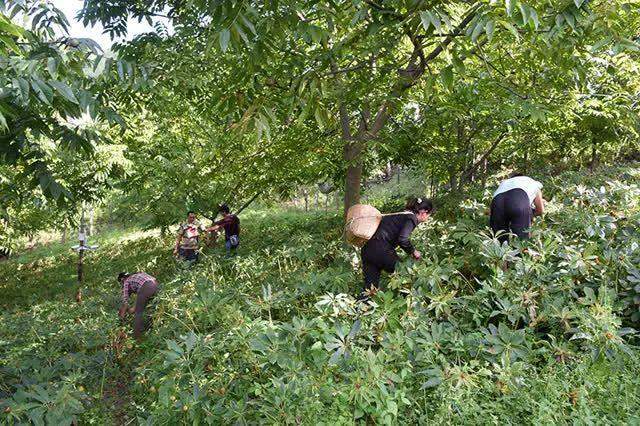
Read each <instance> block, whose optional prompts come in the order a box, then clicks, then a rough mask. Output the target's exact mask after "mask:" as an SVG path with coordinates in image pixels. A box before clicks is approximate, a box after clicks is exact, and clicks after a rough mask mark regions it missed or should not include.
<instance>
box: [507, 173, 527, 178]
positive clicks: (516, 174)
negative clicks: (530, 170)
mask: <svg viewBox="0 0 640 426" xmlns="http://www.w3.org/2000/svg"><path fill="white" fill-rule="evenodd" d="M520 176H524V174H522V173H520V172H513V173H511V174H510V175H509V177H510V178H514V177H520Z"/></svg>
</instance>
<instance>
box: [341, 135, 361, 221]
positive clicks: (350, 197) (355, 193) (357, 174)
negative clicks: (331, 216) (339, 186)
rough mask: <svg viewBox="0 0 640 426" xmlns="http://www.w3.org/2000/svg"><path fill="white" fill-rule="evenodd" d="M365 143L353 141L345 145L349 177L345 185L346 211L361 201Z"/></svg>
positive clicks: (345, 158)
mask: <svg viewBox="0 0 640 426" xmlns="http://www.w3.org/2000/svg"><path fill="white" fill-rule="evenodd" d="M363 148H364V143H363V142H362V141H360V140H356V141H351V142H349V143H347V145H345V147H344V160H345V162H346V163H347V177H346V180H345V186H344V213H345V215H346V214H347V210H349V207H351V206H353V205H355V204H358V203H359V202H360V184H361V181H362V157H361V156H362V151H363Z"/></svg>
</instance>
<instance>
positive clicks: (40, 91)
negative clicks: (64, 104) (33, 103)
mask: <svg viewBox="0 0 640 426" xmlns="http://www.w3.org/2000/svg"><path fill="white" fill-rule="evenodd" d="M31 87H32V88H33V91H34V92H36V95H37V96H38V98H40V100H41V101H42V102H44V103H45V104H47V105H51V102H52V101H53V90H52V89H51V87H49V86H48V85H47V84H46V83H45V82H44V81H42V80H40V79H39V78H35V79H33V80H31Z"/></svg>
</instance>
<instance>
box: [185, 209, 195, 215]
mask: <svg viewBox="0 0 640 426" xmlns="http://www.w3.org/2000/svg"><path fill="white" fill-rule="evenodd" d="M191 213H193V214H196V212H194V211H193V210H189V211H188V212H187V216H189V215H190V214H191Z"/></svg>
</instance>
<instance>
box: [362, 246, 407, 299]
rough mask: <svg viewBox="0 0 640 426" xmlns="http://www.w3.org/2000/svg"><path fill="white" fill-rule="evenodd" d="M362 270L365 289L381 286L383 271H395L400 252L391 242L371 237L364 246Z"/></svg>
mask: <svg viewBox="0 0 640 426" xmlns="http://www.w3.org/2000/svg"><path fill="white" fill-rule="evenodd" d="M361 254H362V272H363V274H364V290H365V291H366V290H369V289H370V288H371V287H376V288H377V287H379V284H380V274H381V272H382V271H385V272H388V273H390V274H391V273H393V272H394V271H395V270H396V263H398V260H399V258H398V254H397V253H396V251H395V249H394V248H393V247H391V245H389V243H387V242H385V241H382V240H374V239H371V240H369V241H367V243H366V244H365V245H364V247H362V251H361Z"/></svg>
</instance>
